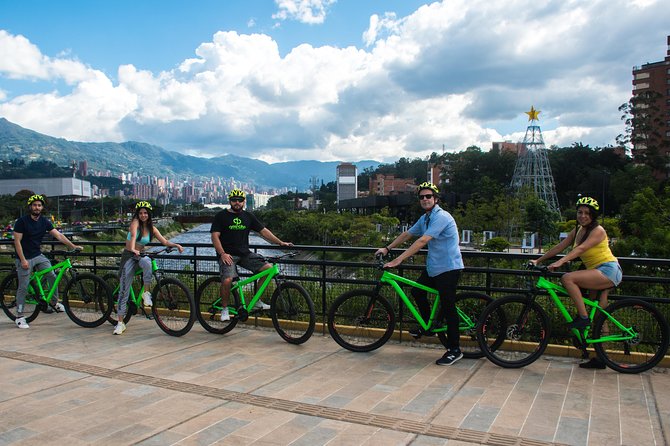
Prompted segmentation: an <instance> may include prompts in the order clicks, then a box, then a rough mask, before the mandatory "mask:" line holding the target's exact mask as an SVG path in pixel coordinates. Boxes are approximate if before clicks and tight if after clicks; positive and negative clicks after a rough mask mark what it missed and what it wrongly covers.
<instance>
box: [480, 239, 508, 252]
mask: <svg viewBox="0 0 670 446" xmlns="http://www.w3.org/2000/svg"><path fill="white" fill-rule="evenodd" d="M509 246H510V243H509V242H508V241H507V240H505V239H504V238H502V237H493V238H490V239H488V240H487V241H486V243H484V249H486V250H487V251H490V252H503V251H505V250H506V249H507V248H509Z"/></svg>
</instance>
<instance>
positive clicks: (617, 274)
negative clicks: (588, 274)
mask: <svg viewBox="0 0 670 446" xmlns="http://www.w3.org/2000/svg"><path fill="white" fill-rule="evenodd" d="M596 269H597V270H598V271H600V272H601V273H603V274H604V275H605V277H607V278H608V279H609V280H610V281H611V282H612V283H613V284H614V286H619V284H620V283H621V279H622V278H623V271H621V266H620V265H619V262H605V263H601V264H600V265H598V266H596Z"/></svg>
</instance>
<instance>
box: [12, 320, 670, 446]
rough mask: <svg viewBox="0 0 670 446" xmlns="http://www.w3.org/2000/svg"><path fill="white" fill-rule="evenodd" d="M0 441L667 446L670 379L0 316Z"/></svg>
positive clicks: (568, 363) (432, 352) (266, 337)
mask: <svg viewBox="0 0 670 446" xmlns="http://www.w3.org/2000/svg"><path fill="white" fill-rule="evenodd" d="M0 332H1V333H2V339H3V343H2V347H1V348H0V377H1V382H2V386H0V445H23V444H25V445H35V444H68V445H79V444H96V445H99V444H110V445H111V444H114V445H124V444H142V445H169V444H181V445H209V444H220V445H224V444H229V445H248V444H253V445H289V444H290V445H295V446H297V445H305V446H314V445H325V444H327V445H385V446H386V445H406V444H409V445H416V446H418V445H447V444H448V445H450V446H453V445H471V444H487V445H515V444H519V445H547V444H571V445H616V444H625V445H654V444H656V445H663V444H669V442H670V431H669V429H670V376H668V370H667V369H663V368H658V369H656V370H654V371H651V372H646V373H643V374H640V375H623V374H619V373H616V372H613V371H611V370H598V371H589V370H582V369H579V368H578V367H577V365H576V364H577V362H578V361H576V360H574V359H565V358H550V357H547V358H543V359H541V360H539V361H537V362H536V363H535V364H532V365H531V366H529V367H527V368H525V369H516V370H511V369H509V370H508V369H502V368H499V367H496V366H494V365H493V364H491V363H489V362H488V361H486V360H485V359H481V360H467V359H464V360H461V361H459V362H457V363H456V364H454V365H453V366H449V367H438V366H436V365H434V360H435V359H437V358H438V357H439V356H440V355H441V353H442V352H441V351H440V350H437V349H434V348H429V347H417V346H411V345H410V344H408V343H403V344H402V345H399V344H394V343H389V344H387V345H386V346H384V347H382V348H381V349H379V350H377V351H375V352H372V353H368V354H356V353H351V352H348V351H345V350H342V349H341V348H340V347H339V346H338V345H337V344H335V342H333V341H332V340H331V339H330V338H328V337H327V336H326V337H324V336H321V335H320V334H317V335H315V336H313V337H312V339H310V340H309V341H308V342H307V343H306V344H304V345H302V346H293V345H289V344H287V343H285V342H284V341H282V340H281V339H280V338H279V336H277V335H276V334H275V333H274V331H264V330H259V329H249V328H239V327H238V328H236V329H235V330H233V331H232V332H231V333H229V334H227V335H224V336H217V335H213V334H210V333H207V332H206V331H204V330H203V329H202V328H201V327H200V326H199V325H197V323H196V325H195V326H194V328H193V330H192V331H191V332H190V333H189V334H188V335H186V336H184V337H182V338H172V337H169V336H166V335H165V334H163V332H162V331H160V330H159V329H158V327H157V326H156V325H155V323H154V322H153V321H149V320H146V319H142V318H134V319H133V320H131V321H130V323H129V325H128V330H127V331H126V332H125V333H124V334H123V335H121V336H113V335H112V334H111V333H112V326H111V325H109V324H105V325H104V326H102V327H98V328H95V329H85V328H80V327H77V326H75V325H74V324H73V323H72V322H70V321H69V319H68V318H67V316H66V315H64V314H54V315H47V314H40V315H39V317H38V318H37V319H36V320H35V321H34V322H33V323H32V324H31V328H30V329H28V330H19V329H17V328H15V326H14V325H13V324H12V323H11V322H10V321H9V320H8V319H6V318H4V315H3V318H2V319H0Z"/></svg>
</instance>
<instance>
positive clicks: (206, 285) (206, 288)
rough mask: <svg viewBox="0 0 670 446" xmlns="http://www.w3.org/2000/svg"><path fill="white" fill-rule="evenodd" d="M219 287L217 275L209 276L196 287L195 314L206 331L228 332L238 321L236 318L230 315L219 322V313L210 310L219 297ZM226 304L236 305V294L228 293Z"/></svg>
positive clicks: (219, 280) (219, 281)
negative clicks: (224, 320)
mask: <svg viewBox="0 0 670 446" xmlns="http://www.w3.org/2000/svg"><path fill="white" fill-rule="evenodd" d="M212 287H213V289H212ZM220 289H221V279H220V278H219V277H210V278H209V279H207V280H205V281H204V282H203V283H202V284H201V285H200V286H199V287H198V291H197V293H196V295H195V315H196V317H197V318H198V321H199V322H200V325H202V327H203V328H204V329H205V330H207V331H208V332H210V333H214V334H225V333H228V332H229V331H230V330H232V329H233V328H235V326H236V325H237V322H238V321H239V319H238V318H236V317H232V315H231V318H230V321H227V322H221V321H220V320H219V316H220V314H217V312H216V310H214V311H213V312H212V311H211V310H212V305H213V303H214V301H215V300H216V299H218V298H219V297H218V296H219V294H220V292H219V291H220ZM228 304H229V306H234V307H236V308H237V307H238V305H239V302H238V299H237V295H236V294H234V293H230V301H229V302H228Z"/></svg>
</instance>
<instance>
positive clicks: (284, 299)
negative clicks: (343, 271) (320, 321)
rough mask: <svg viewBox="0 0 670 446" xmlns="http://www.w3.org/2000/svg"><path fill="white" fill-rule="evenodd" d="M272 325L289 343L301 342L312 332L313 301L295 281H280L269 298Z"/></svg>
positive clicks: (313, 321)
mask: <svg viewBox="0 0 670 446" xmlns="http://www.w3.org/2000/svg"><path fill="white" fill-rule="evenodd" d="M270 305H271V309H270V314H271V316H272V325H274V327H275V330H277V333H278V334H279V336H281V338H282V339H283V340H285V341H286V342H288V343H289V344H302V343H303V342H305V341H307V340H308V339H309V338H310V337H311V336H312V333H314V325H315V323H316V321H315V319H316V316H315V314H314V303H313V302H312V299H311V298H310V297H309V294H308V293H307V291H306V290H305V289H304V288H303V287H302V286H300V285H298V284H297V283H293V282H282V283H280V284H279V286H278V287H277V289H276V290H275V292H274V293H272V298H271V299H270Z"/></svg>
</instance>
